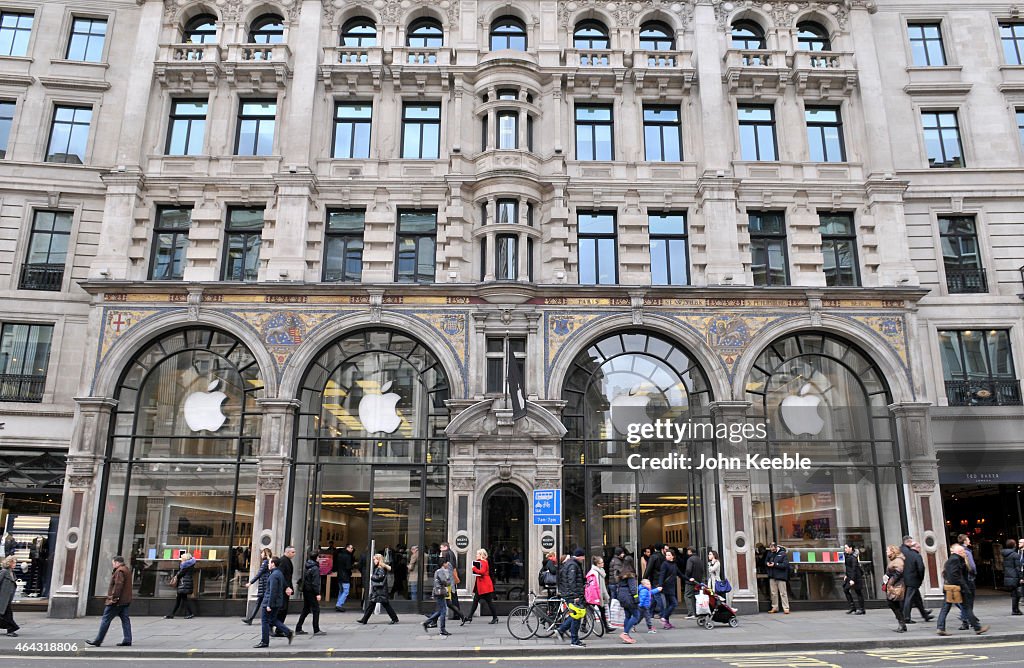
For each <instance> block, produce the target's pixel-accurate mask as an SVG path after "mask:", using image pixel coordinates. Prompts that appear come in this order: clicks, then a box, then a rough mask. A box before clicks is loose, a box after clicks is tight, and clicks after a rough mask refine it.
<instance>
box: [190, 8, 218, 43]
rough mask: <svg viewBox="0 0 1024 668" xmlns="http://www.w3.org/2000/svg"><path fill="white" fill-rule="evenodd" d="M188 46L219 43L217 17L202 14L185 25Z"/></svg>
mask: <svg viewBox="0 0 1024 668" xmlns="http://www.w3.org/2000/svg"><path fill="white" fill-rule="evenodd" d="M184 38H185V43H186V44H214V43H215V42H216V41H217V17H216V16H214V15H213V14H200V15H199V16H196V17H195V18H193V19H191V20H189V22H188V23H186V24H185V32H184Z"/></svg>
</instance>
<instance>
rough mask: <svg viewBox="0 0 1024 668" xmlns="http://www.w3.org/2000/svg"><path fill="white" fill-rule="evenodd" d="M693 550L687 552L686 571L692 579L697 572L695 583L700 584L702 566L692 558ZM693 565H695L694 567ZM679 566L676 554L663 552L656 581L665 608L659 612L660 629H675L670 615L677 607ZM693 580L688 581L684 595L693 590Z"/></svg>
mask: <svg viewBox="0 0 1024 668" xmlns="http://www.w3.org/2000/svg"><path fill="white" fill-rule="evenodd" d="M692 550H693V548H689V550H688V552H689V554H690V555H691V558H690V559H689V560H687V562H686V570H687V571H689V572H690V573H691V574H692V576H693V577H697V575H698V572H697V571H698V570H699V571H700V573H699V575H700V577H699V578H697V580H696V581H697V582H701V581H703V579H704V574H703V571H704V569H703V564H702V563H701V561H700V559H697V558H693V557H692V555H693V552H692ZM694 564H695V565H694ZM679 575H680V574H679V566H678V565H677V564H676V553H675V552H673V551H672V550H668V551H666V552H665V561H663V562H662V564H661V574H660V575H659V576H658V581H659V582H660V583H661V585H660V586H661V592H660V593H661V596H662V598H663V599H664V601H665V607H664V608H662V610H661V628H662V629H666V630H667V629H671V628H675V627H674V626H672V621H671V618H672V613H673V612H674V611H675V609H676V607H677V606H678V605H679V598H678V596H677V595H676V591H677V588H678V587H679ZM694 581H695V580H692V579H691V580H688V582H689V583H690V584H689V585H688V586H687V587H686V591H685V592H684V594H686V595H688V594H689V592H690V591H692V590H693V582H694Z"/></svg>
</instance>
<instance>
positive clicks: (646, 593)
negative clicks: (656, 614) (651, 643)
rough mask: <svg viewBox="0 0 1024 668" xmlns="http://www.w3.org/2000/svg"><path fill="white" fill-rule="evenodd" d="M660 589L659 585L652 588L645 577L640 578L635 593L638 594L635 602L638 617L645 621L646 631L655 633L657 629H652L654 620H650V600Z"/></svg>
mask: <svg viewBox="0 0 1024 668" xmlns="http://www.w3.org/2000/svg"><path fill="white" fill-rule="evenodd" d="M660 591H661V587H654V588H652V587H651V581H650V580H647V579H644V580H641V581H640V586H639V587H638V588H637V595H638V596H639V598H638V600H637V604H638V607H639V609H640V617H642V618H643V620H644V621H645V622H647V632H648V633H657V631H655V630H654V622H653V621H652V618H653V617H652V615H651V600H652V599H653V598H654V595H655V594H657V593H658V592H660Z"/></svg>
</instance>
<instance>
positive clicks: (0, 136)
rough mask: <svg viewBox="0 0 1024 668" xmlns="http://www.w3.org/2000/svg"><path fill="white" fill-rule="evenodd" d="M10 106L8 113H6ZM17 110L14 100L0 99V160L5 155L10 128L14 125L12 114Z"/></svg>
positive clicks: (9, 137) (16, 103)
mask: <svg viewBox="0 0 1024 668" xmlns="http://www.w3.org/2000/svg"><path fill="white" fill-rule="evenodd" d="M8 108H10V115H9V116H8V115H7V114H6V111H7V109H8ZM17 111H18V102H17V101H16V100H6V99H0V160H3V159H4V158H6V157H7V145H8V143H9V142H10V139H11V129H12V128H13V127H14V114H15V113H16V112H17Z"/></svg>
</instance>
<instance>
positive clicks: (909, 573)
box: [900, 536, 932, 624]
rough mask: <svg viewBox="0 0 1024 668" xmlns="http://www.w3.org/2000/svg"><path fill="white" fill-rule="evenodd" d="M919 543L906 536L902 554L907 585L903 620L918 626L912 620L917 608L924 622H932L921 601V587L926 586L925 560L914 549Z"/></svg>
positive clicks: (901, 549)
mask: <svg viewBox="0 0 1024 668" xmlns="http://www.w3.org/2000/svg"><path fill="white" fill-rule="evenodd" d="M916 542H917V541H915V540H914V537H913V536H904V537H903V545H901V546H900V552H902V553H903V583H904V584H905V585H906V588H907V589H906V593H905V594H904V595H903V619H905V620H906V622H907V624H916V623H917V622H915V621H914V620H912V619H911V618H910V611H911V609H913V608H914V607H915V606H916V607H917V609H918V610H920V611H921V616H922V617H923V618H924V621H926V622H930V621H932V615H931V613H930V612H928V610H927V609H925V607H924V600H922V599H921V585H922V584H924V559H922V558H921V553H920V552H918V551H917V550H915V549H914V545H915V544H916Z"/></svg>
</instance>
